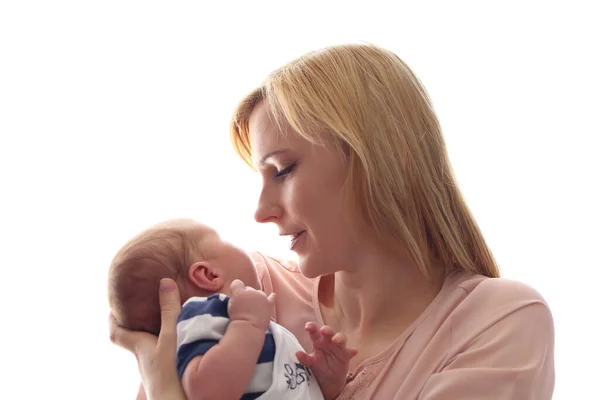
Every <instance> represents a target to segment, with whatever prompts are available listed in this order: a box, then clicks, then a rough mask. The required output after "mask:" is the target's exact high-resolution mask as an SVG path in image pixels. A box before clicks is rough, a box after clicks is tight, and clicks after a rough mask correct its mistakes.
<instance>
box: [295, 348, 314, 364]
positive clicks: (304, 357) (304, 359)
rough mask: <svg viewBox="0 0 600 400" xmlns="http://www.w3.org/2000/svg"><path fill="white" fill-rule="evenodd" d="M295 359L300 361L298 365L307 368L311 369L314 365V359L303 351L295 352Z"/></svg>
mask: <svg viewBox="0 0 600 400" xmlns="http://www.w3.org/2000/svg"><path fill="white" fill-rule="evenodd" d="M296 357H297V358H298V361H300V364H304V365H306V366H307V367H308V368H313V367H314V365H315V362H314V358H313V357H311V356H309V355H308V354H306V353H305V352H303V351H297V352H296Z"/></svg>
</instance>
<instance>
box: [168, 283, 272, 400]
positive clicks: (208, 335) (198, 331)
mask: <svg viewBox="0 0 600 400" xmlns="http://www.w3.org/2000/svg"><path fill="white" fill-rule="evenodd" d="M228 303H229V297H228V296H226V295H224V294H214V295H212V296H209V297H192V298H190V299H189V300H188V301H186V302H185V304H184V305H183V307H182V308H181V312H180V314H179V317H178V319H177V372H178V374H179V378H181V377H182V376H183V371H185V368H186V367H187V365H188V364H189V362H190V361H191V360H192V359H193V358H194V357H196V356H199V355H204V354H205V353H206V352H207V351H208V350H210V348H211V347H212V346H214V345H215V344H217V343H219V341H220V340H221V339H222V338H223V335H224V334H225V331H226V329H227V325H228V324H229V322H230V319H229V314H228V312H227V305H228ZM274 359H275V341H274V339H273V334H272V332H271V331H270V329H269V330H268V331H267V332H266V333H265V342H264V346H263V348H262V350H261V352H260V356H259V358H258V362H257V365H256V369H255V370H254V375H253V377H252V380H251V381H250V384H249V385H248V386H247V387H246V391H245V392H244V395H243V396H242V400H251V399H256V398H258V397H259V396H261V395H262V394H263V393H264V392H265V391H266V390H267V389H269V387H270V386H271V383H272V380H273V362H274Z"/></svg>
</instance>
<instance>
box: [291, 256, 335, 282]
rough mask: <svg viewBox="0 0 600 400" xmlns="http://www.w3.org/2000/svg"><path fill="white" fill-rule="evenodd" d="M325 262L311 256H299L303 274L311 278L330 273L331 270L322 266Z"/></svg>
mask: <svg viewBox="0 0 600 400" xmlns="http://www.w3.org/2000/svg"><path fill="white" fill-rule="evenodd" d="M322 266H323V264H322V263H319V262H318V261H317V260H311V259H310V257H299V260H298V268H299V269H300V272H302V275H304V276H305V277H307V278H309V279H314V278H317V277H319V276H322V275H328V274H330V273H331V272H329V271H325V270H324V269H323V268H322Z"/></svg>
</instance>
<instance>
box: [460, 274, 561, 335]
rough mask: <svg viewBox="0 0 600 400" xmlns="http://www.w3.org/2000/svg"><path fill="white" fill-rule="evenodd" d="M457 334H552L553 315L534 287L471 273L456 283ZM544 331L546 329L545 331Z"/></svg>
mask: <svg viewBox="0 0 600 400" xmlns="http://www.w3.org/2000/svg"><path fill="white" fill-rule="evenodd" d="M454 286H455V287H454V296H453V297H454V298H455V302H454V305H455V308H454V310H453V311H452V312H451V316H452V318H451V322H452V331H453V336H454V337H455V338H456V337H462V338H468V337H471V338H473V337H474V336H476V335H477V334H481V333H482V332H483V331H490V330H491V331H494V330H503V331H505V332H507V333H508V332H518V331H521V332H523V330H524V329H529V330H531V331H532V332H534V331H540V334H543V335H545V336H549V338H550V337H551V336H552V335H551V333H552V331H553V329H552V327H553V318H552V313H551V311H550V307H549V306H548V303H547V301H546V299H545V298H544V297H543V296H542V294H541V293H540V292H539V291H538V290H537V289H535V288H534V287H533V286H531V285H529V284H526V283H524V282H521V281H517V280H513V279H507V278H488V277H482V276H480V275H471V276H469V277H466V278H463V279H461V280H459V281H458V282H457V283H456V284H455V285H454ZM542 331H544V332H542Z"/></svg>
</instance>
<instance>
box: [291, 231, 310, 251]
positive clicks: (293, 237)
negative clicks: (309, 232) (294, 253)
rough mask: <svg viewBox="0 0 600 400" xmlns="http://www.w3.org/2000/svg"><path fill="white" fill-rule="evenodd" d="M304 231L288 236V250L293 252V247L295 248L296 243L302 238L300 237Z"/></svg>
mask: <svg viewBox="0 0 600 400" xmlns="http://www.w3.org/2000/svg"><path fill="white" fill-rule="evenodd" d="M305 232H306V231H300V232H298V233H293V234H291V235H290V249H291V250H293V249H294V247H296V243H298V240H299V239H300V238H301V237H302V235H303V234H304V233H305Z"/></svg>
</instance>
